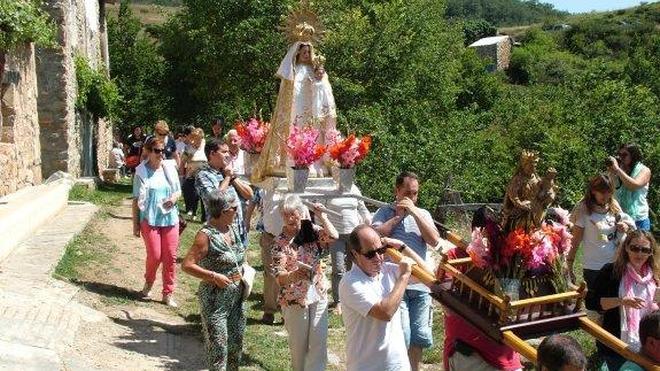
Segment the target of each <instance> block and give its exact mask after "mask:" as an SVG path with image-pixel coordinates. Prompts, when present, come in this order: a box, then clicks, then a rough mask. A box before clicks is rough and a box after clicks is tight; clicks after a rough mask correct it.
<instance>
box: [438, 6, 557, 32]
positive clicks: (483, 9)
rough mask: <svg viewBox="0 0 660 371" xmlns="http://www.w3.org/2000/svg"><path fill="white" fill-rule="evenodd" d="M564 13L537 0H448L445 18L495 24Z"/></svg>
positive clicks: (550, 16) (532, 21)
mask: <svg viewBox="0 0 660 371" xmlns="http://www.w3.org/2000/svg"><path fill="white" fill-rule="evenodd" d="M566 15H568V13H566V12H562V11H558V10H556V9H554V7H553V6H552V5H551V4H548V3H542V2H539V1H537V0H531V1H519V0H448V1H447V11H446V17H447V18H464V19H484V20H486V21H488V22H489V23H491V24H493V25H495V26H511V25H524V24H530V23H538V22H542V21H543V20H545V19H547V18H554V19H556V18H561V17H565V16H566Z"/></svg>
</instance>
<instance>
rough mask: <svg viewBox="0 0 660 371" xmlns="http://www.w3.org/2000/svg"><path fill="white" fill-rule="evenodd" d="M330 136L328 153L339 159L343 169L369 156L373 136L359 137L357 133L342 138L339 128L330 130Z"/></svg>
mask: <svg viewBox="0 0 660 371" xmlns="http://www.w3.org/2000/svg"><path fill="white" fill-rule="evenodd" d="M327 137H328V143H329V145H328V154H329V155H330V158H332V159H333V160H335V161H337V163H338V164H339V167H340V168H342V169H350V168H353V167H354V166H355V165H357V164H359V163H360V162H362V160H364V158H365V157H367V154H368V153H369V150H370V149H371V136H370V135H365V136H363V137H362V138H357V137H356V136H355V134H351V135H349V136H348V137H347V138H346V139H342V138H341V135H340V134H339V132H338V131H337V130H330V131H328V134H327Z"/></svg>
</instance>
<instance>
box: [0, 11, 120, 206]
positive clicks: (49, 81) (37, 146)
mask: <svg viewBox="0 0 660 371" xmlns="http://www.w3.org/2000/svg"><path fill="white" fill-rule="evenodd" d="M44 6H45V8H46V10H47V11H48V13H49V14H50V15H51V17H52V18H53V20H54V21H55V24H56V25H57V36H56V37H57V43H58V45H57V46H56V47H55V48H52V49H39V48H37V50H36V51H35V48H34V46H32V45H25V46H23V47H21V48H18V49H16V50H14V51H12V52H10V53H9V54H7V62H6V63H5V73H4V75H3V81H1V82H0V83H1V84H0V86H1V87H2V89H3V90H4V95H3V98H2V112H1V114H2V119H3V120H2V127H0V174H1V176H0V197H2V196H4V195H6V194H8V193H12V192H15V191H16V190H18V189H20V188H23V187H26V186H29V185H37V184H40V183H41V182H42V180H43V179H45V178H48V177H49V176H50V175H51V174H53V173H55V172H56V171H58V170H62V171H65V172H67V173H70V174H71V175H72V176H74V177H80V176H94V175H97V174H100V173H102V171H103V170H104V169H105V168H107V166H108V160H109V155H110V149H111V148H112V128H111V127H110V125H109V123H106V122H104V121H103V120H98V119H94V118H92V117H91V116H90V115H89V114H87V113H86V112H82V111H80V110H78V109H76V106H75V103H76V99H77V96H78V94H77V93H78V92H77V82H76V70H75V64H74V60H75V57H76V56H82V57H84V58H85V59H86V60H87V61H88V62H89V64H90V65H91V66H92V67H94V68H99V67H104V68H105V69H106V70H108V64H109V58H108V42H107V32H106V21H105V2H104V0H46V1H45V2H44Z"/></svg>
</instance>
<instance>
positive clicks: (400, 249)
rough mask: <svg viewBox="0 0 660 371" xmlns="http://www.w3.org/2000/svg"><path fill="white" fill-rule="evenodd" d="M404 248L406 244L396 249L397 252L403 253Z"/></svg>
mask: <svg viewBox="0 0 660 371" xmlns="http://www.w3.org/2000/svg"><path fill="white" fill-rule="evenodd" d="M406 247H407V246H406V244H405V243H404V244H401V246H399V248H398V249H397V250H399V252H403V250H405V249H406Z"/></svg>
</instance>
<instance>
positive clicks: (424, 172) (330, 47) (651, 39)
mask: <svg viewBox="0 0 660 371" xmlns="http://www.w3.org/2000/svg"><path fill="white" fill-rule="evenodd" d="M185 3H186V5H187V8H185V9H184V10H183V11H182V12H180V13H179V14H177V15H175V16H173V17H172V18H171V19H170V20H169V22H168V23H167V24H166V25H165V26H163V27H159V28H155V29H153V30H150V32H151V34H152V35H153V36H154V37H157V38H158V40H159V41H160V44H159V45H158V53H159V54H160V55H161V56H162V58H163V61H160V60H159V59H147V60H151V61H154V62H153V63H154V64H160V65H162V68H163V69H164V72H163V75H162V76H163V77H162V78H159V81H164V82H165V83H164V84H162V85H149V84H146V81H147V80H148V79H145V80H130V79H128V80H126V81H128V82H131V83H133V82H135V81H145V84H144V85H142V86H141V87H136V90H135V92H134V93H131V95H128V96H138V94H140V93H141V92H142V93H143V92H144V91H145V90H146V89H153V90H152V91H153V92H161V96H158V94H156V93H154V100H153V102H154V103H153V104H152V106H154V107H155V106H156V104H157V102H167V107H166V111H165V114H166V115H165V117H168V118H170V119H173V120H174V121H175V122H178V123H186V124H188V123H203V122H207V120H208V119H209V118H210V117H212V116H214V115H218V114H222V115H225V116H227V117H228V119H229V120H230V121H231V119H233V118H234V117H236V115H237V114H236V112H237V111H240V112H243V113H244V112H248V111H251V110H252V109H253V107H254V106H255V105H256V107H258V108H261V109H263V114H264V116H265V117H268V115H269V114H270V112H272V110H273V106H274V103H275V97H276V94H277V87H278V84H279V80H277V79H276V78H275V77H274V76H273V74H274V72H275V70H276V68H277V66H278V64H279V62H280V60H281V58H282V57H283V56H284V54H285V53H286V48H287V46H286V44H285V42H284V40H283V38H282V36H281V35H280V34H279V33H278V31H277V26H279V25H280V24H281V19H280V15H281V14H286V10H287V9H288V6H290V5H292V4H293V3H295V1H293V0H291V1H287V2H283V3H282V2H279V1H275V0H259V1H257V0H251V1H240V2H239V1H237V0H236V1H220V0H214V1H211V2H209V1H202V0H186V2H185ZM644 9H646V7H644ZM653 9H656V8H652V10H644V12H643V14H642V15H640V16H639V17H638V19H639V24H638V25H637V26H634V27H632V28H625V27H618V26H614V25H612V24H610V23H608V22H607V21H603V22H601V23H602V24H604V25H605V26H603V25H601V24H599V22H598V21H597V20H598V18H596V20H593V17H589V18H585V19H584V20H583V21H584V22H585V23H581V22H582V21H580V22H577V23H576V24H575V25H573V29H571V30H564V31H559V32H556V31H552V32H544V31H543V30H541V29H540V28H536V27H533V28H531V29H529V30H528V31H527V32H526V33H525V35H524V36H523V37H522V38H521V39H519V41H520V42H521V44H522V46H519V47H516V48H514V51H513V55H512V60H511V66H510V69H509V71H508V72H507V74H506V76H507V77H508V79H509V80H508V81H507V80H506V79H504V78H503V76H504V75H502V74H499V73H496V74H490V73H486V71H485V65H486V62H485V61H482V60H480V59H479V58H478V57H477V56H476V55H475V53H474V51H473V50H471V49H467V48H465V47H464V41H465V38H464V37H465V33H464V29H463V27H462V26H463V23H461V22H448V21H445V17H443V6H442V4H438V2H437V1H433V0H413V1H403V0H388V1H367V0H364V1H354V0H328V1H324V2H322V3H319V4H318V7H317V10H318V12H319V14H320V15H321V16H322V17H323V21H324V23H325V25H326V27H327V28H328V30H329V32H328V33H327V35H326V36H327V37H326V40H325V42H324V43H323V44H322V45H321V47H320V51H321V52H322V53H323V54H324V55H325V56H326V57H327V63H326V69H327V71H328V74H329V77H330V81H331V83H332V86H333V90H334V94H335V100H336V102H337V108H338V114H339V117H338V126H339V127H340V129H343V130H344V131H355V132H357V133H358V134H363V133H372V134H373V135H374V144H373V152H372V154H371V155H370V156H368V157H367V159H366V160H365V162H364V163H363V164H362V165H360V168H359V170H358V183H359V184H360V186H361V188H362V189H363V192H364V193H365V194H367V195H369V196H370V197H374V198H377V199H381V200H389V199H391V197H392V187H393V184H392V183H393V179H394V177H395V175H396V174H397V173H398V172H399V171H401V170H404V169H405V170H412V171H416V172H417V173H419V175H420V177H421V179H422V184H421V190H420V191H421V194H420V203H421V205H422V206H424V207H426V208H431V209H433V208H434V207H435V205H436V204H437V203H438V202H439V201H440V200H441V199H442V197H443V193H444V187H445V185H446V184H447V183H448V182H450V184H451V187H452V188H453V189H456V190H459V191H461V192H462V193H463V198H464V200H465V201H468V202H469V201H474V202H486V201H495V202H497V201H501V199H502V197H503V195H504V188H505V186H506V183H507V182H508V180H509V179H510V177H511V175H512V173H513V170H514V168H515V166H516V164H517V162H518V155H519V153H520V151H521V150H522V149H533V150H537V151H539V153H540V154H541V158H542V162H541V170H542V171H544V170H545V169H546V168H547V167H550V166H553V167H555V168H556V169H557V170H558V173H559V178H558V184H559V185H560V193H559V194H560V196H559V197H560V199H559V201H560V202H561V204H562V205H563V206H564V207H571V206H572V205H573V204H574V203H575V202H576V201H577V200H578V199H579V198H580V197H581V196H582V194H583V192H584V186H585V182H586V180H587V179H588V178H589V177H591V176H593V175H595V174H596V173H598V172H599V171H603V170H604V168H603V159H604V158H605V157H606V156H607V155H608V154H611V153H614V151H615V150H616V148H617V147H618V146H619V145H620V144H621V143H624V142H629V141H634V142H637V143H639V144H640V145H641V147H642V149H643V151H644V156H645V160H644V162H645V163H646V164H647V165H648V166H649V167H650V168H651V169H652V170H653V169H660V145H659V140H658V138H660V135H658V134H660V133H659V132H658V130H659V128H658V125H657V122H659V121H660V112H659V110H660V102H659V99H658V81H659V80H658V76H659V74H660V72H659V59H658V55H660V53H658V45H659V43H658V42H657V41H658V37H659V36H658V32H659V31H658V29H657V27H655V23H653V24H652V25H650V24H649V22H655V21H650V20H651V19H653V17H654V14H656V13H655V12H654V11H653ZM658 9H660V7H659V8H658ZM627 14H628V13H625V14H624V15H622V16H621V17H624V16H625V17H628V16H629V15H627ZM604 17H608V16H604ZM616 17H619V16H618V15H616V16H614V17H610V18H608V19H616V20H620V19H619V18H616ZM615 23H616V22H615ZM129 26H130V25H127V26H125V27H126V28H125V30H126V29H130V27H132V30H133V31H131V32H128V31H124V32H121V36H122V37H128V36H129V35H137V36H135V37H134V38H133V39H131V40H135V39H138V38H139V37H140V35H139V30H138V29H139V25H133V26H130V27H129ZM651 26H652V27H651ZM603 27H605V28H606V29H608V30H609V31H608V32H610V33H616V34H608V35H604V34H602V32H604V31H602V28H603ZM642 29H643V30H647V31H648V32H645V33H640V32H639V31H638V30H642ZM631 30H632V31H631ZM599 35H600V36H599ZM118 36H120V35H118ZM580 40H583V41H580ZM578 41H580V42H578ZM132 42H133V41H131V42H127V43H123V44H116V45H133V44H131V43H132ZM124 50H127V48H126V47H124ZM124 50H122V51H120V52H119V55H121V56H122V57H121V58H124V59H127V58H126V57H124V56H123V54H121V53H123V51H124ZM111 54H112V53H111ZM118 63H119V62H118ZM114 65H115V66H116V65H117V64H116V63H115V64H114ZM127 66H133V67H130V68H129V67H125V69H127V71H123V70H122V71H118V72H117V74H120V76H132V75H130V74H133V73H137V72H133V71H128V70H130V69H133V70H140V71H146V69H147V67H148V66H146V65H145V64H132V65H131V64H128V65H127ZM509 82H513V83H515V84H510V83H509ZM134 84H135V85H137V84H136V83H134ZM129 85H130V83H127V87H128V86H129ZM147 87H148V88H147ZM159 89H162V90H159ZM126 91H129V90H126ZM135 102H136V101H131V100H126V101H125V104H127V105H132V104H134V103H135ZM138 102H139V101H138ZM140 104H142V103H140ZM140 104H136V105H135V107H142V108H140V109H142V110H143V111H147V110H148V109H149V108H148V107H145V106H142V105H140ZM130 109H134V108H130ZM659 173H660V172H658V171H655V170H654V171H653V174H654V175H653V179H652V181H651V183H652V184H660V177H658V175H657V174H659ZM649 200H650V203H651V205H652V206H651V208H652V209H653V208H654V207H655V206H653V205H658V204H660V193H659V192H658V191H657V187H651V191H650V195H649ZM655 224H656V225H657V222H656V223H655Z"/></svg>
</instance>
